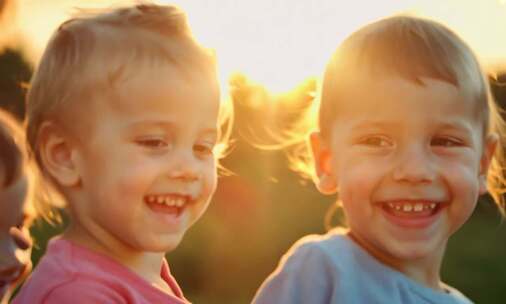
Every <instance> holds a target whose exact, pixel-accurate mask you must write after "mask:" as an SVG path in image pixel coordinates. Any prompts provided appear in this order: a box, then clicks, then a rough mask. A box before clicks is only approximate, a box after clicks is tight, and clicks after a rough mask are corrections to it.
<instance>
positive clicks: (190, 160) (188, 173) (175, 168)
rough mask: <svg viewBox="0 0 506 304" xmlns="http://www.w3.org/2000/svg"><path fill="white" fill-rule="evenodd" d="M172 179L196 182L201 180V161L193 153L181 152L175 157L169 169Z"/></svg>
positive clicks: (170, 162)
mask: <svg viewBox="0 0 506 304" xmlns="http://www.w3.org/2000/svg"><path fill="white" fill-rule="evenodd" d="M167 170H168V174H169V176H170V177H171V178H174V179H181V180H185V181H195V180H198V179H199V178H200V175H201V172H200V171H201V170H200V165H199V160H198V159H197V158H196V157H195V155H194V154H193V153H192V152H188V151H181V152H179V153H177V154H176V155H174V157H173V158H172V159H171V160H170V161H169V166H168V167H167Z"/></svg>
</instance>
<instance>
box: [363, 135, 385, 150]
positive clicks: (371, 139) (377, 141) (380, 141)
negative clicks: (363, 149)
mask: <svg viewBox="0 0 506 304" xmlns="http://www.w3.org/2000/svg"><path fill="white" fill-rule="evenodd" d="M359 144H360V145H364V146H370V147H379V148H383V147H389V146H391V145H392V143H391V142H390V141H389V140H388V139H387V138H386V137H384V136H368V137H365V138H362V139H361V140H360V141H359Z"/></svg>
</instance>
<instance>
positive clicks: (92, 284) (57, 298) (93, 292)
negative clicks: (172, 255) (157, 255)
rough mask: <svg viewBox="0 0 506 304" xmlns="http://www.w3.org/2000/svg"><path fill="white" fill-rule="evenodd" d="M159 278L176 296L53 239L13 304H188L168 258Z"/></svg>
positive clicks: (106, 259)
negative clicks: (168, 263) (171, 269)
mask: <svg viewBox="0 0 506 304" xmlns="http://www.w3.org/2000/svg"><path fill="white" fill-rule="evenodd" d="M160 276H161V278H162V279H163V280H164V281H165V282H166V283H167V285H168V286H169V287H170V288H171V289H172V291H173V292H174V294H175V295H176V296H172V295H168V294H166V293H164V292H162V291H161V290H159V289H157V288H156V287H154V286H151V285H150V283H149V282H148V281H146V280H144V279H143V278H142V277H140V276H138V275H137V274H135V273H134V272H133V271H131V270H130V269H128V268H126V267H125V266H123V265H121V264H119V263H117V262H116V261H114V260H112V259H111V258H109V257H107V256H104V255H102V254H99V253H95V252H93V251H90V250H88V249H86V248H84V247H81V246H78V245H76V244H73V243H71V242H69V241H66V240H63V239H54V240H51V241H50V242H49V245H48V249H47V251H46V254H45V255H44V257H43V258H42V259H41V261H40V263H39V264H38V265H37V267H36V268H35V270H34V272H33V273H32V274H31V276H30V277H29V278H28V280H27V281H26V282H25V284H24V285H23V287H22V288H21V290H20V292H19V294H18V295H17V296H16V298H15V299H14V300H13V302H12V303H13V304H23V303H26V304H28V303H29V304H39V303H54V304H61V303H72V304H80V303H87V304H88V303H132V304H134V303H135V304H137V303H169V304H188V303H189V302H188V300H186V299H185V298H184V296H183V293H182V291H181V289H180V288H179V286H178V285H177V283H176V280H175V279H174V277H172V275H171V274H170V271H169V266H168V265H167V261H165V259H164V260H163V265H162V269H161V273H160Z"/></svg>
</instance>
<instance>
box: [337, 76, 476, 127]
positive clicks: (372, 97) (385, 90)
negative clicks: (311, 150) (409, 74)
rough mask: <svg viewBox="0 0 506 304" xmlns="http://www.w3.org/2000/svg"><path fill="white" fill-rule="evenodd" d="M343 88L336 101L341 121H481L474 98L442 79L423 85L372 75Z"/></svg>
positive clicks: (351, 80)
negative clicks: (426, 118)
mask: <svg viewBox="0 0 506 304" xmlns="http://www.w3.org/2000/svg"><path fill="white" fill-rule="evenodd" d="M340 87H341V89H340V91H341V93H342V94H341V98H338V99H336V100H341V102H337V104H336V108H335V114H336V118H337V119H343V118H345V117H346V116H349V115H355V116H361V117H369V116H370V117H371V118H379V117H389V118H395V119H399V120H402V119H403V118H406V119H409V118H408V117H410V116H411V114H413V113H412V112H417V113H420V112H427V113H431V116H432V117H434V118H435V117H439V116H447V117H450V116H459V117H460V118H462V119H466V120H475V119H476V118H477V117H479V115H477V114H476V112H477V111H476V108H477V106H476V104H477V101H476V100H475V99H474V98H472V96H469V95H468V94H466V92H465V90H462V89H460V88H459V87H457V86H455V85H453V84H451V83H448V82H446V81H442V80H438V79H433V78H420V82H415V81H412V80H410V79H406V78H403V77H401V76H395V75H390V76H388V75H385V76H384V77H381V78H379V77H374V76H371V75H368V76H363V77H361V78H360V80H353V79H349V81H344V82H343V83H342V84H341V86H340ZM435 111H439V112H435ZM444 113H446V114H444ZM420 114H421V113H420ZM442 114H444V115H442ZM414 118H416V117H414Z"/></svg>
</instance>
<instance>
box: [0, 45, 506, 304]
mask: <svg viewBox="0 0 506 304" xmlns="http://www.w3.org/2000/svg"><path fill="white" fill-rule="evenodd" d="M496 72H497V75H498V76H497V77H495V76H494V77H491V86H492V91H493V93H494V95H495V96H496V98H497V101H498V102H499V103H500V104H501V105H502V106H504V105H506V85H505V83H506V74H505V73H503V72H501V71H496ZM31 73H32V67H31V66H30V65H29V64H28V63H27V61H26V60H24V58H23V56H22V55H21V53H20V52H18V51H17V50H14V49H6V50H4V51H3V53H2V54H1V55H0V106H1V107H3V108H6V109H7V110H9V111H11V112H13V113H15V115H17V116H18V117H19V118H22V117H23V113H24V102H23V98H24V94H25V89H24V87H25V85H24V84H26V83H27V82H28V81H29V79H30V75H31ZM229 86H230V95H231V97H232V100H233V103H234V106H235V111H236V120H235V126H234V136H233V137H234V149H233V150H232V152H231V153H230V155H229V156H228V157H227V158H226V159H225V160H224V161H223V164H224V166H225V167H226V168H228V169H230V170H231V171H232V172H234V174H233V175H231V176H224V177H221V178H220V180H219V187H218V190H217V192H216V195H215V197H214V199H213V203H212V204H211V206H210V208H209V210H208V211H207V213H206V214H205V215H204V217H203V218H202V219H201V220H200V221H199V222H198V223H197V224H196V225H195V226H194V227H193V228H192V229H190V231H189V232H188V233H187V235H186V237H185V238H184V240H183V242H182V243H181V245H180V246H179V247H178V248H177V249H176V250H175V251H174V252H171V253H168V255H167V258H168V260H169V263H170V265H171V269H172V271H173V273H174V275H175V276H176V278H177V279H178V281H179V283H180V285H181V286H182V288H183V290H184V292H185V294H186V296H187V298H188V299H190V300H191V301H192V302H194V303H209V304H213V303H233V304H236V303H237V304H240V303H249V302H250V301H251V299H252V298H253V295H254V293H255V291H256V290H257V288H258V287H259V286H260V284H261V283H262V281H263V280H264V279H265V278H266V277H267V276H268V275H269V274H270V273H271V272H272V271H273V269H274V268H275V267H276V265H277V263H278V261H279V259H280V257H281V256H282V254H283V253H284V252H285V251H286V250H287V249H288V248H289V247H290V246H291V245H292V244H293V243H294V242H295V241H296V240H297V239H299V238H300V237H302V236H304V235H307V234H310V233H324V232H325V228H324V225H323V218H324V215H325V212H326V210H327V209H328V207H329V206H330V205H331V204H332V203H333V199H332V198H331V197H325V196H322V195H321V194H319V193H318V192H317V191H316V189H315V188H314V186H313V185H312V183H311V182H309V181H305V180H302V179H301V178H300V176H298V175H297V174H295V173H293V172H292V171H290V170H289V169H288V165H287V161H286V157H285V155H283V153H281V152H275V151H261V150H258V149H256V148H254V147H252V146H251V145H250V144H249V143H248V141H246V140H245V138H249V137H251V136H254V135H255V134H257V135H258V134H260V133H258V132H265V131H266V130H267V129H266V128H265V127H266V126H269V125H276V124H283V123H288V122H289V121H290V117H291V115H292V114H296V113H295V112H287V113H283V104H284V103H285V102H289V103H294V104H299V105H301V108H304V107H306V106H307V104H308V103H311V102H312V98H311V96H312V94H313V93H314V90H315V87H316V80H315V79H307V80H306V81H304V82H303V83H301V84H299V85H298V86H297V87H295V88H293V90H291V91H289V92H286V93H284V94H277V95H272V94H270V93H269V91H268V90H267V89H266V88H265V87H263V86H262V85H261V84H259V83H255V82H254V81H252V80H251V79H249V78H248V77H247V76H246V75H244V74H235V75H233V76H231V78H230V81H229ZM280 112H281V113H282V114H283V115H282V117H283V119H282V120H281V121H280V120H274V118H275V117H278V118H279V115H274V114H276V113H277V114H279V113H280ZM273 113H274V114H273ZM63 226H64V225H61V226H59V227H52V226H49V225H48V224H45V223H41V222H39V223H37V224H36V225H35V226H34V227H33V228H32V233H33V235H34V236H35V239H36V248H35V249H34V251H33V262H34V265H35V267H36V264H37V262H38V260H39V258H40V257H41V255H42V254H43V253H44V250H45V246H46V243H47V240H48V239H49V238H50V237H52V236H54V235H56V234H58V233H59V232H61V230H62V229H63ZM505 259H506V224H504V223H502V220H501V218H500V216H499V213H498V212H497V210H496V208H495V206H494V204H493V203H492V202H491V200H490V198H488V197H483V198H481V199H480V203H479V204H478V207H477V209H476V211H475V213H474V215H473V216H472V218H471V219H470V221H469V222H468V223H467V224H466V225H465V226H464V227H463V228H462V229H461V230H460V231H459V232H458V233H457V234H456V235H455V236H454V237H453V238H452V239H451V241H450V243H449V246H448V252H447V256H446V258H445V262H444V265H443V271H442V276H443V279H444V280H445V281H446V282H447V283H448V284H450V285H452V286H455V287H456V288H458V289H460V290H461V291H462V292H463V293H465V294H466V295H468V296H469V297H470V298H471V299H473V300H474V301H475V302H476V303H490V304H493V303H497V304H499V303H504V301H505V299H506V288H505V287H506V263H505V262H504V261H505Z"/></svg>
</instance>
